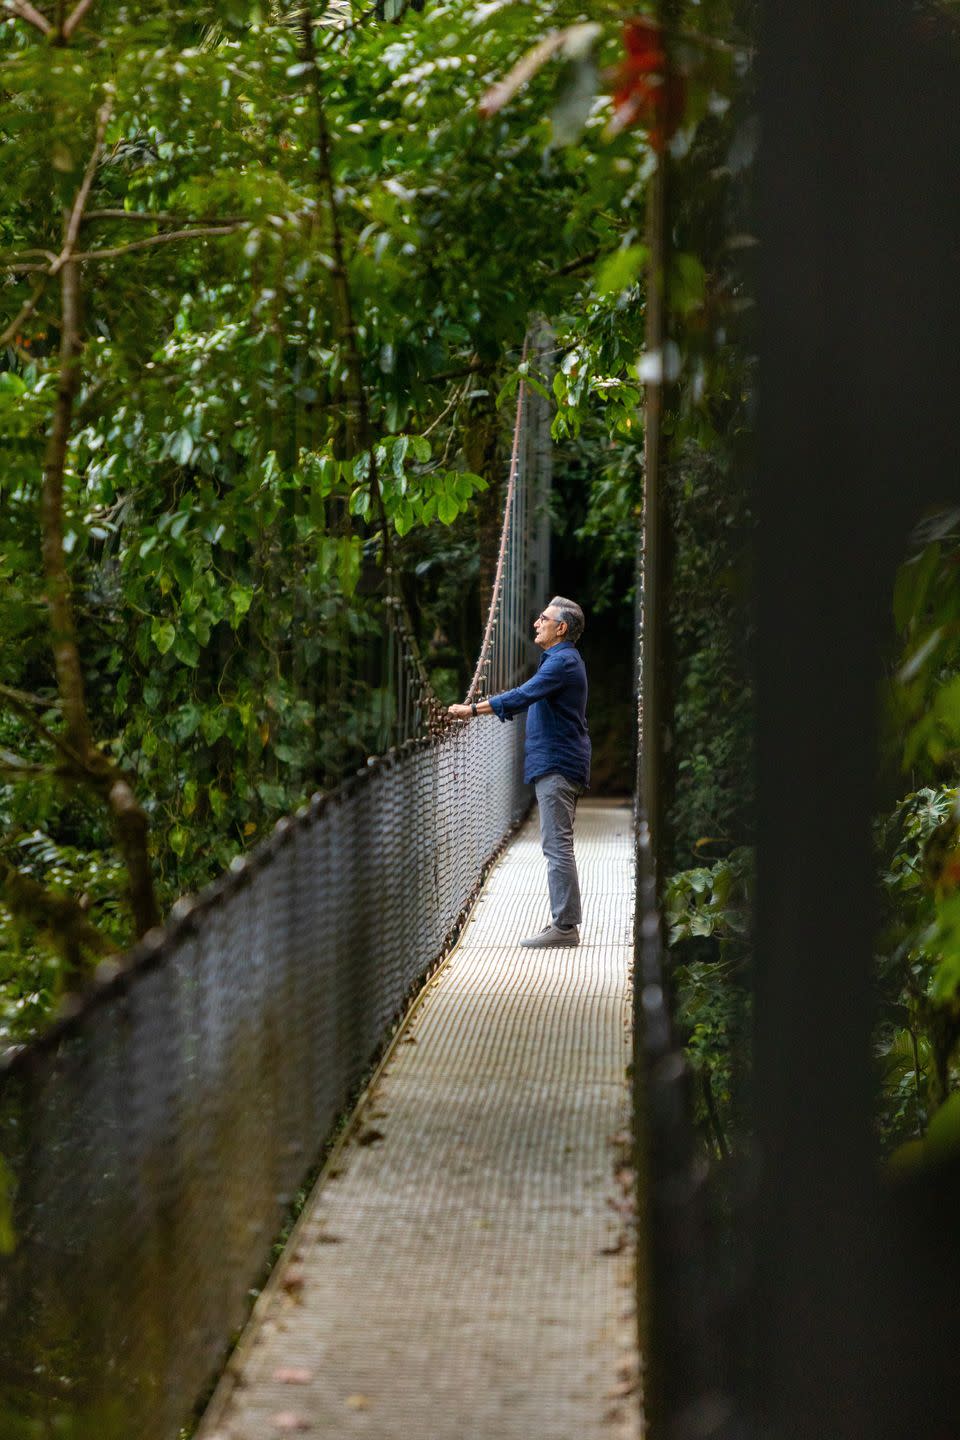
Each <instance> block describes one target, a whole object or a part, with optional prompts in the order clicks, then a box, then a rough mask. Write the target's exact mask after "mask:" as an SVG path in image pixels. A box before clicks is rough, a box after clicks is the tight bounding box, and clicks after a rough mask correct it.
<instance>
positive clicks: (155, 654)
mask: <svg viewBox="0 0 960 1440" xmlns="http://www.w3.org/2000/svg"><path fill="white" fill-rule="evenodd" d="M596 8H597V15H596V22H597V23H596V24H595V25H594V26H592V27H589V29H590V34H589V35H586V34H585V33H584V34H583V36H582V41H583V43H582V44H580V45H573V46H572V47H570V48H569V51H568V53H565V54H564V55H562V56H558V57H557V60H556V62H555V63H553V64H551V65H549V66H546V67H545V68H544V69H543V70H542V72H541V73H539V74H537V75H536V76H534V77H533V78H532V79H531V81H530V82H529V84H527V85H525V86H523V87H522V88H520V89H519V90H518V91H517V92H516V93H515V94H514V95H513V97H512V99H511V100H510V102H509V104H507V105H506V106H504V107H503V109H502V110H501V111H500V112H499V113H497V114H496V115H493V116H491V117H490V118H484V117H483V116H482V115H481V114H480V111H479V108H478V104H479V101H480V100H481V97H482V96H483V95H484V93H485V91H486V90H487V88H488V87H489V86H490V85H491V84H492V83H494V82H495V81H497V80H500V79H502V78H503V76H504V75H505V74H506V73H507V72H508V71H509V70H510V68H511V66H512V65H513V64H514V63H515V62H516V61H517V60H518V59H520V58H521V56H523V55H524V54H525V53H526V52H527V51H528V50H529V49H530V48H531V47H532V46H533V45H535V44H536V43H537V42H538V41H539V40H540V39H542V37H543V35H544V33H545V31H546V30H548V29H550V28H551V27H554V26H561V27H562V26H564V25H567V24H573V23H575V22H576V21H577V20H578V19H579V18H580V17H579V14H578V12H577V10H576V7H575V6H574V5H573V4H569V3H562V4H561V5H559V6H557V5H555V4H553V3H547V0H535V3H531V4H529V5H524V6H497V7H496V11H495V13H496V20H495V23H491V13H492V12H491V7H490V6H489V5H487V4H481V3H469V4H465V5H462V6H459V7H451V6H445V5H431V6H427V7H425V8H424V9H423V11H422V13H421V12H420V11H419V10H418V8H416V7H407V6H402V5H398V6H394V7H392V10H391V17H390V18H392V19H393V20H394V21H395V23H389V24H383V23H380V20H379V19H378V17H377V15H376V14H375V13H373V12H371V10H370V8H369V7H365V6H360V5H357V6H355V7H351V6H350V5H345V4H338V5H335V6H329V7H321V6H318V7H317V9H316V14H315V16H314V18H313V23H312V25H311V26H310V30H311V33H312V42H311V46H310V47H309V48H308V47H306V46H305V43H304V29H303V22H304V20H305V19H306V20H307V21H308V22H309V17H310V11H309V8H308V9H306V10H304V11H302V12H298V13H297V16H296V17H294V18H292V19H291V18H288V17H286V16H281V15H280V12H278V11H275V10H273V9H270V8H267V9H264V7H262V6H259V5H255V4H251V3H246V0H205V3H201V4H199V5H190V6H187V5H185V4H178V3H169V0H168V3H163V4H160V5H146V4H134V5H129V4H126V3H124V4H122V5H121V4H119V3H115V0H103V3H102V4H100V3H98V6H97V10H96V24H93V23H92V20H90V21H89V22H88V23H86V24H84V25H82V26H81V27H80V28H79V29H78V31H77V32H76V34H75V35H73V36H71V37H70V41H69V44H67V45H64V46H51V45H50V44H49V43H48V41H47V40H46V39H45V38H44V37H43V36H42V35H40V33H39V32H38V31H36V30H35V29H33V28H32V27H31V26H30V24H29V23H28V22H27V21H25V20H23V19H22V18H18V17H16V16H14V15H12V14H11V15H8V16H5V17H4V18H3V19H2V20H0V33H2V34H3V37H4V41H5V59H4V66H3V76H2V82H0V134H2V138H3V141H4V144H3V146H2V147H0V148H2V152H3V159H2V161H0V198H2V201H3V203H2V205H0V216H2V217H3V218H2V219H0V251H2V255H0V260H2V261H3V262H7V261H9V262H10V264H11V265H12V266H13V268H12V269H11V270H10V271H9V272H5V273H6V274H7V279H6V281H5V283H4V286H3V303H2V307H0V308H2V312H3V313H2V315H0V330H3V329H7V328H8V326H9V325H10V324H11V323H12V322H13V321H14V320H15V319H16V318H17V317H18V316H20V317H21V318H19V319H18V320H17V323H16V324H14V325H13V329H12V331H11V335H10V336H8V342H9V343H8V344H7V347H6V349H5V351H4V352H3V355H2V357H0V449H2V456H0V459H2V463H0V501H2V504H0V586H2V599H3V603H2V606H0V682H2V683H5V684H8V685H11V686H14V687H15V688H17V689H19V690H22V691H24V692H27V693H28V694H29V695H30V696H32V697H34V699H33V700H32V701H31V702H30V703H31V704H34V703H35V718H36V720H37V722H39V723H42V724H43V725H44V726H45V727H46V731H47V732H51V731H52V732H53V733H54V734H56V733H59V731H60V729H61V727H62V723H63V722H62V717H61V714H60V709H59V704H58V696H57V689H56V684H55V677H54V671H53V666H52V663H51V653H50V644H49V634H48V626H47V618H46V610H45V603H44V584H43V580H42V578H41V577H42V574H43V564H42V556H41V535H40V528H39V524H38V515H39V499H40V484H41V471H42V461H43V454H44V449H45V446H46V443H47V438H48V435H49V432H50V427H51V421H52V415H53V408H54V404H55V402H56V396H57V380H58V372H59V358H58V347H59V342H60V333H61V324H62V312H61V300H62V297H61V293H60V290H59V281H57V280H56V279H54V278H51V277H46V278H44V277H42V276H41V277H40V283H39V285H38V283H37V275H38V272H37V271H36V270H33V271H31V270H29V269H26V270H18V269H17V268H16V265H17V264H18V263H24V264H31V263H34V262H35V263H37V264H40V265H45V264H46V263H47V262H46V261H45V260H44V259H43V255H44V254H49V255H56V254H57V253H58V252H59V250H60V247H61V245H62V237H63V231H62V226H63V214H64V209H65V207H66V208H67V209H68V210H69V209H70V208H71V207H72V206H73V205H74V203H75V199H76V196H77V193H78V188H79V187H80V185H81V182H82V179H83V176H84V173H85V171H86V170H87V168H88V166H90V165H91V157H94V160H95V161H96V163H94V164H93V165H92V168H91V169H90V179H91V184H90V191H89V195H88V197H87V200H86V207H85V213H84V216H83V218H82V223H81V225H80V231H79V236H78V245H79V247H80V249H81V252H82V253H85V254H86V255H87V256H88V257H89V258H88V259H87V260H86V261H85V262H84V264H83V265H82V267H81V269H80V284H81V288H82V315H83V321H82V325H83V333H82V337H81V338H82V342H83V348H82V356H81V361H80V367H81V376H80V387H79V393H78V396H77V401H76V411H75V416H74V422H73V425H72V428H71V432H70V436H69V444H68V450H67V461H66V473H65V477H64V478H65V494H64V509H65V548H66V551H67V558H68V565H69V569H70V575H71V581H72V585H73V593H74V602H75V607H76V611H77V623H78V629H79V646H80V653H81V658H82V662H83V667H84V672H85V683H86V689H87V703H88V707H89V710H90V714H91V717H92V724H93V728H94V733H95V735H96V736H97V739H98V741H99V743H100V744H101V746H102V748H103V749H104V750H105V752H106V753H108V754H109V755H110V756H111V757H112V758H113V759H114V760H115V761H116V762H117V763H118V764H120V765H121V766H123V767H124V769H125V770H126V771H127V772H128V773H129V774H130V775H131V776H132V777H133V779H134V781H135V784H136V787H137V792H138V795H139V796H140V797H141V800H142V803H143V805H144V808H145V809H146V811H147V813H148V816H149V819H150V823H151V829H152V846H153V854H154V863H155V870H156V877H157V881H158V885H159V890H160V898H161V901H162V903H163V904H164V905H167V904H168V903H169V902H170V901H172V900H173V899H174V898H175V897H176V896H177V895H178V894H179V893H181V892H183V891H186V890H192V889H195V888H196V887H197V886H199V885H201V884H203V883H204V882H205V881H206V880H208V879H209V878H211V877H212V876H213V875H214V874H215V873H216V872H217V871H218V870H220V869H221V868H222V867H223V866H224V865H225V864H227V863H228V862H229V860H230V859H231V858H232V856H233V855H234V854H235V853H236V851H237V850H238V848H240V847H242V846H243V845H245V844H248V843H250V842H251V841H253V840H255V839H256V838H257V837H258V836H260V835H262V834H263V833H264V832H265V830H266V829H267V828H268V827H269V826H270V825H271V824H272V823H273V821H274V820H275V819H276V817H277V816H278V815H279V814H281V813H283V812H285V811H288V810H291V809H293V808H295V807H296V806H297V805H298V804H299V803H300V802H301V801H302V799H303V797H304V795H305V794H306V793H309V792H310V791H311V790H313V789H315V788H317V786H322V785H329V784H332V783H333V782H334V781H336V780H337V779H338V778H339V777H341V776H342V775H343V774H344V773H346V772H348V771H349V770H350V769H351V768H352V767H355V766H357V765H359V764H361V763H363V762H364V760H365V759H366V757H367V756H368V755H369V754H371V753H373V752H375V751H377V750H379V749H381V748H383V746H384V745H385V744H386V743H388V741H389V734H390V730H389V712H390V697H389V695H387V694H386V692H385V691H384V689H383V688H382V685H381V682H380V679H379V675H378V671H379V669H380V661H379V655H380V647H381V645H382V633H383V613H384V607H383V596H384V592H385V590H386V588H387V582H386V580H385V578H384V575H383V568H382V567H383V560H384V558H385V550H386V548H388V547H389V551H390V558H391V561H392V565H393V569H394V573H395V577H396V578H395V580H394V581H393V582H391V583H394V584H399V585H400V586H401V588H402V590H403V592H404V595H405V598H406V599H407V602H408V605H409V607H410V609H411V610H412V611H413V613H414V616H415V618H416V621H417V626H418V631H419V638H420V643H421V648H422V650H423V652H424V655H425V658H426V662H427V665H428V667H429V668H430V670H431V672H432V674H433V677H434V680H435V683H436V684H437V686H438V689H440V690H441V692H442V694H443V695H444V698H451V699H452V698H454V697H455V696H456V695H457V693H458V690H459V689H460V688H462V685H463V683H464V679H465V670H466V669H467V667H468V666H469V662H470V660H471V659H472V658H473V652H474V650H475V645H476V638H477V628H478V621H479V618H480V610H481V600H480V597H479V595H478V593H477V592H478V577H479V574H480V567H479V565H478V561H477V550H478V543H482V535H481V529H482V527H481V522H480V520H479V519H478V518H477V513H476V512H477V506H476V503H475V502H476V500H477V497H480V498H481V500H482V501H483V503H486V497H487V495H488V494H489V496H490V501H491V503H492V504H493V507H494V510H495V507H496V498H497V496H496V487H497V485H498V484H499V480H500V471H501V469H502V462H503V452H504V442H505V440H506V432H507V429H508V425H509V419H508V416H507V414H506V410H505V411H504V414H503V418H502V427H503V431H504V435H503V437H502V438H501V439H500V441H499V445H496V446H494V450H493V452H492V453H491V458H490V462H489V467H485V466H479V465H477V464H474V463H468V460H467V455H466V444H465V437H466V434H467V431H468V428H469V426H470V424H471V422H472V418H473V416H474V415H475V412H476V408H477V407H478V405H480V404H481V403H482V402H483V400H484V397H489V396H491V395H495V394H496V393H497V392H499V391H500V390H501V389H502V388H503V386H504V384H505V382H508V380H509V378H510V377H514V379H513V382H512V383H516V381H517V380H518V379H519V371H518V368H517V366H518V362H517V355H518V354H519V350H520V346H521V344H522V340H523V336H524V334H525V331H526V329H527V325H528V319H529V317H530V316H531V315H532V314H533V313H535V312H540V311H545V312H547V313H563V314H568V315H570V316H573V317H576V315H577V314H578V313H579V311H580V309H581V306H580V302H579V300H578V298H577V297H578V295H579V293H580V291H581V289H582V287H583V285H584V283H589V280H590V267H591V265H593V264H594V263H595V261H594V260H593V259H591V258H589V257H593V256H595V255H597V254H598V253H600V254H602V255H605V254H606V253H607V252H610V254H612V255H613V256H619V257H620V258H619V259H617V260H616V262H615V265H614V269H613V270H609V269H608V272H607V277H606V281H605V283H606V285H607V287H608V290H609V291H610V295H609V296H608V298H610V297H612V296H613V291H612V289H610V287H612V286H614V285H615V284H623V283H625V281H626V279H627V278H629V273H633V274H634V276H635V271H636V260H637V254H636V250H635V249H634V250H633V251H631V250H630V248H629V247H630V246H631V245H635V241H634V240H632V239H631V233H632V230H631V227H632V226H634V225H635V223H636V215H635V214H634V213H632V210H631V209H630V208H629V206H625V204H624V203H623V195H624V190H625V188H628V187H626V184H625V179H624V172H623V167H624V166H626V168H627V170H628V171H629V173H630V175H631V176H632V175H635V174H638V173H639V172H640V169H641V168H642V166H643V164H644V163H645V158H646V157H648V154H649V152H648V149H647V145H646V141H645V138H644V137H643V136H642V135H640V134H631V135H624V136H622V137H620V138H619V139H618V140H616V141H615V142H613V143H610V142H609V140H607V139H606V138H604V136H603V130H604V125H605V123H606V113H605V112H608V110H609V101H607V100H605V99H600V100H599V101H597V98H596V85H597V83H598V76H599V75H600V73H601V71H602V69H603V68H604V67H605V66H606V65H608V64H609V63H611V62H612V61H613V60H614V59H615V58H616V55H617V53H618V51H619V44H620V41H619V7H618V6H615V5H613V4H612V3H611V4H609V5H601V6H599V7H596ZM348 19H349V20H350V21H351V23H346V22H347V21H348ZM311 52H312V53H311ZM591 87H592V88H591ZM588 91H589V94H588ZM587 100H589V104H588V103H586V101H587ZM105 101H109V106H110V111H109V116H108V117H107V118H106V128H105V132H104V136H103V149H102V153H101V154H100V155H99V157H96V156H95V155H94V137H95V134H96V130H97V123H98V119H97V117H98V115H103V113H104V112H103V110H102V107H103V105H104V103H105ZM551 114H552V119H551V118H550V117H551ZM639 194H640V192H639V191H635V192H634V194H633V196H632V197H631V200H630V206H632V207H634V208H635V206H636V202H637V198H638V196H639ZM622 247H626V251H625V255H621V249H622ZM26 252H30V254H27V253H26ZM340 255H342V257H343V264H342V267H341V264H340V261H339V259H338V256H340ZM584 256H586V257H588V260H587V263H586V264H585V265H581V260H582V257H584ZM16 257H19V261H17V259H16ZM584 275H586V282H585V280H584ZM35 288H36V291H37V293H36V294H34V290H35ZM614 298H615V297H614ZM29 302H33V304H32V308H30V303H29ZM591 303H592V302H591ZM25 305H26V306H27V308H26V309H23V307H24V306H25ZM570 334H571V343H578V342H577V341H576V336H575V325H574V327H573V328H572V329H571V332H570ZM634 354H635V350H634ZM528 378H529V380H530V383H531V384H532V385H538V384H540V383H541V378H540V377H539V376H537V375H530V376H529V377H528ZM601 378H602V377H601ZM508 389H509V385H508ZM595 392H596V394H598V395H603V397H604V405H605V406H606V407H607V409H608V410H609V413H610V414H611V415H613V414H616V415H618V416H619V417H620V421H621V422H622V423H621V427H620V428H621V430H622V431H623V432H624V433H626V431H627V430H628V428H629V427H628V425H627V421H628V420H630V413H629V412H631V411H634V412H635V407H636V404H637V400H638V395H639V391H638V388H637V386H636V381H635V378H634V379H633V380H629V379H628V380H624V381H622V382H621V380H620V379H616V378H614V379H612V380H611V384H610V385H608V386H606V387H604V386H603V385H601V384H599V383H598V385H597V386H596V387H595ZM507 408H509V407H507ZM630 423H633V422H632V421H631V422H630ZM481 470H482V471H483V473H479V471H481ZM603 508H604V506H603V503H602V502H598V505H597V507H596V509H597V513H598V514H599V513H600V511H602V510H603ZM626 513H629V512H626ZM0 750H2V751H3V754H2V755H0V761H2V762H3V767H4V768H3V770H2V772H0V832H2V834H3V837H4V838H2V839H0V857H2V858H3V859H4V860H5V861H6V862H7V863H9V864H13V865H16V866H17V867H18V868H19V869H21V870H24V869H26V872H27V873H28V874H29V875H31V876H32V877H34V878H36V879H37V880H39V881H41V882H42V883H43V884H44V885H45V886H46V887H47V888H48V889H49V891H50V892H51V893H52V894H54V895H69V896H72V897H73V898H74V899H76V900H78V901H81V902H82V905H83V907H84V909H85V913H86V914H87V916H88V917H89V919H90V920H91V922H93V923H95V924H96V925H97V927H98V928H99V929H100V930H101V932H102V933H103V934H104V935H105V937H106V938H107V940H108V941H109V943H110V944H116V945H117V946H118V947H121V946H123V945H124V944H126V943H127V942H128V940H129V938H130V932H129V925H128V922H127V921H126V920H125V918H124V913H125V912H124V903H123V902H124V891H125V888H126V880H125V878H124V876H123V874H122V871H121V869H120V867H119V862H118V859H117V855H116V851H115V848H114V842H113V838H112V836H111V835H110V834H109V833H108V832H107V831H106V830H105V828H104V826H103V822H102V820H101V819H100V818H99V817H98V815H97V814H96V813H95V811H94V809H93V808H92V807H91V806H90V805H88V804H86V803H85V802H84V801H83V800H82V799H81V798H80V797H79V796H78V795H77V794H75V793H72V792H70V791H68V790H66V789H65V787H64V785H63V783H62V780H61V778H60V777H58V775H57V774H56V768H57V767H56V758H55V754H54V752H53V751H52V749H51V746H50V744H49V743H48V741H47V740H45V739H44V738H43V735H42V733H41V732H40V731H39V730H38V729H37V727H36V725H31V724H30V723H29V722H28V721H27V720H26V719H25V718H24V716H23V715H22V714H19V713H15V712H13V711H6V712H0ZM31 847H33V848H31ZM76 978H77V977H76V976H74V975H71V974H70V973H68V969H67V967H66V966H65V962H64V959H63V957H62V955H61V954H60V953H59V951H58V949H57V947H56V945H55V944H53V943H52V941H51V939H50V937H49V936H44V935H41V934H38V933H36V931H34V930H31V929H30V928H29V927H25V926H24V924H23V922H22V921H20V922H15V921H14V919H13V916H12V913H11V912H10V911H9V910H8V909H5V908H4V907H3V905H2V903H0V1014H2V1015H3V1016H4V1017H5V1018H4V1019H3V1021H2V1024H3V1025H4V1026H5V1027H6V1030H7V1032H8V1033H9V1034H10V1035H12V1036H13V1035H16V1036H19V1035H22V1034H24V1033H27V1031H28V1030H29V1028H30V1026H31V1025H32V1024H34V1023H35V1022H36V1021H37V1020H39V1018H40V1017H41V1015H42V1014H43V1013H45V1012H46V1011H47V1010H49V1009H50V1008H51V1007H53V1006H55V1004H56V1003H57V1000H58V997H59V996H60V995H61V994H62V992H63V991H64V989H65V988H67V987H68V986H69V985H72V984H74V983H75V982H76Z"/></svg>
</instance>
